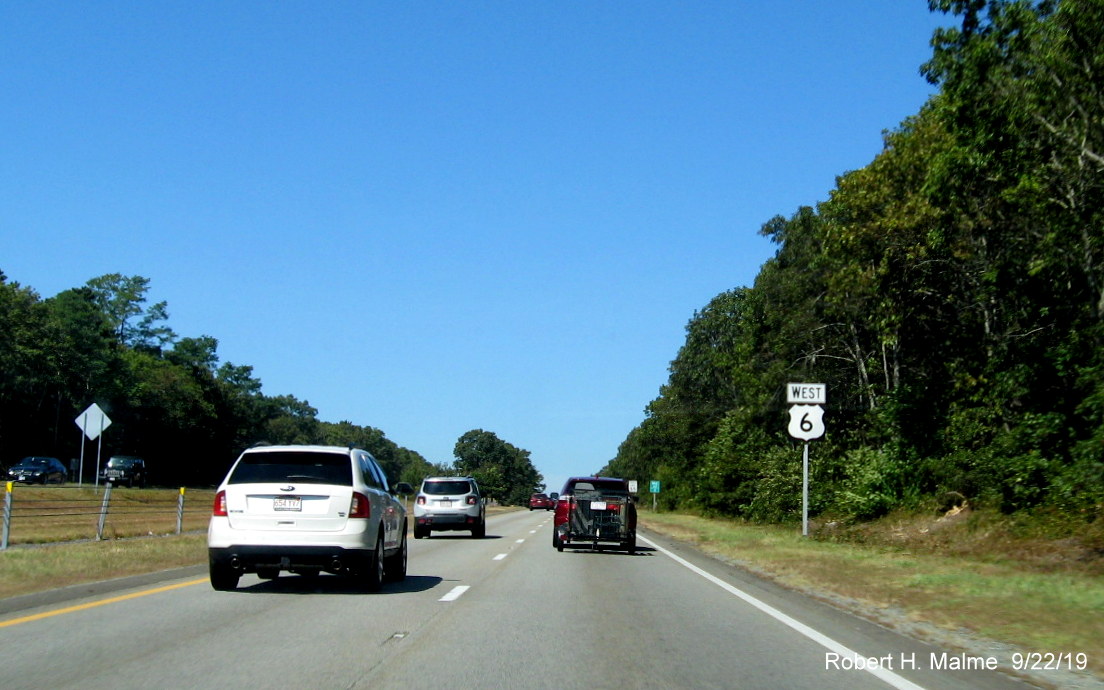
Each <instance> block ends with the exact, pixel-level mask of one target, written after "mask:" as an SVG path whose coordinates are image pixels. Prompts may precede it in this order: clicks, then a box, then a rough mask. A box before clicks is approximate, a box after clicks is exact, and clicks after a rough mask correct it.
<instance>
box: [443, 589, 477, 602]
mask: <svg viewBox="0 0 1104 690" xmlns="http://www.w3.org/2000/svg"><path fill="white" fill-rule="evenodd" d="M469 589H471V585H456V586H455V587H453V588H452V589H451V590H450V591H449V593H448V594H446V595H445V596H443V597H441V598H440V599H438V600H437V601H456V600H457V599H459V598H460V595H461V594H463V593H464V592H466V591H468V590H469Z"/></svg>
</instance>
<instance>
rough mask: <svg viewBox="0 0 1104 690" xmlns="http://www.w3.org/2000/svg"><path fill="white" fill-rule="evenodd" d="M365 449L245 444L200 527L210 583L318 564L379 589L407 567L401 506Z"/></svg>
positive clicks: (228, 585)
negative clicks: (205, 523)
mask: <svg viewBox="0 0 1104 690" xmlns="http://www.w3.org/2000/svg"><path fill="white" fill-rule="evenodd" d="M403 493H406V494H409V493H413V489H412V488H411V486H410V485H409V484H406V483H405V482H400V483H399V484H397V485H395V487H394V488H392V487H390V486H389V484H388V481H387V477H386V475H384V473H383V470H382V469H381V468H380V466H379V464H378V463H377V462H376V460H375V458H373V457H372V456H371V454H369V453H368V452H367V451H365V450H361V449H359V448H344V447H340V446H298V445H288V446H258V447H254V448H249V449H247V450H246V451H244V452H243V453H242V454H241V455H240V456H239V457H238V459H237V460H236V461H235V462H234V464H233V466H232V467H231V468H230V472H229V473H228V474H227V475H226V478H225V479H224V480H223V481H222V483H221V484H219V486H218V489H217V490H216V493H215V504H214V510H213V511H212V515H211V522H210V525H209V527H208V529H207V552H208V561H209V565H210V577H211V586H212V587H214V588H215V589H218V590H229V589H234V588H235V587H237V584H238V579H239V577H241V575H242V574H244V573H256V574H257V575H259V576H260V577H262V578H266V579H271V578H275V577H277V576H279V574H280V572H281V571H285V570H286V571H288V572H292V573H298V574H301V575H317V574H318V573H320V572H322V571H325V572H329V573H334V574H338V575H345V576H349V577H353V578H356V579H357V580H358V581H359V582H360V583H361V584H362V585H363V586H364V588H365V589H367V590H369V591H376V590H378V589H379V588H380V586H381V584H382V583H383V582H384V581H385V580H391V581H399V580H402V579H404V578H405V577H406V558H407V544H406V530H407V519H406V509H405V508H404V507H403V504H402V502H401V501H400V500H399V499H398V498H397V494H403Z"/></svg>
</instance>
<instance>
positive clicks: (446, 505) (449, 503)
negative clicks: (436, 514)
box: [439, 500, 452, 508]
mask: <svg viewBox="0 0 1104 690" xmlns="http://www.w3.org/2000/svg"><path fill="white" fill-rule="evenodd" d="M439 505H440V506H441V507H442V508H451V507H452V501H450V500H449V501H441V502H440V503H439Z"/></svg>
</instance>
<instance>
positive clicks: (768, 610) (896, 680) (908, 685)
mask: <svg viewBox="0 0 1104 690" xmlns="http://www.w3.org/2000/svg"><path fill="white" fill-rule="evenodd" d="M637 539H639V540H640V541H643V542H645V543H646V544H648V545H649V546H651V547H652V548H653V549H655V550H656V551H659V552H660V553H662V554H663V555H665V556H667V557H668V558H670V559H672V560H673V561H675V562H676V563H678V564H679V565H682V566H685V567H686V568H689V569H690V570H692V571H694V572H695V573H697V574H698V575H701V576H702V577H704V578H705V579H706V580H709V581H710V582H712V583H713V584H715V585H717V586H718V587H720V588H722V589H724V590H725V591H726V592H728V593H729V594H732V595H734V596H737V597H739V598H740V599H743V600H744V601H746V602H747V603H749V604H751V605H752V606H754V607H755V608H757V609H759V610H760V611H762V612H763V613H765V614H767V615H768V616H770V617H771V618H774V619H775V620H777V621H779V622H780V623H783V624H784V625H787V626H789V627H790V628H793V629H794V630H796V631H797V632H799V633H801V634H802V635H804V636H805V637H807V638H809V639H810V640H812V641H813V642H816V643H817V644H819V645H821V646H823V647H825V648H826V649H828V650H829V651H832V652H836V653H837V654H839V655H840V656H841V657H848V658H852V659H853V658H856V657H859V656H862V655H860V654H857V653H856V652H853V651H851V650H850V649H848V648H847V647H844V646H843V645H842V644H840V643H839V642H836V641H835V640H833V639H832V638H830V637H828V636H827V635H824V634H822V633H820V632H817V631H816V630H814V629H812V628H810V627H809V626H807V625H805V624H804V623H802V622H800V621H798V620H795V619H793V618H790V617H789V616H787V615H786V614H784V613H782V612H781V611H779V610H778V609H776V608H774V607H773V606H770V605H769V604H764V603H763V602H761V601H759V600H758V599H756V598H755V597H753V596H751V595H750V594H748V593H747V592H744V591H743V590H740V589H737V588H736V587H733V586H732V585H730V584H728V583H727V582H725V581H724V580H722V579H720V578H718V577H716V576H714V575H711V574H709V573H707V572H706V571H704V570H702V569H701V568H699V567H698V566H696V565H694V564H693V563H691V562H689V561H687V560H686V559H684V558H682V557H681V556H677V555H675V554H673V553H671V552H670V551H668V550H667V549H665V548H663V547H662V546H660V545H659V544H656V543H655V542H653V541H652V540H650V539H646V538H644V537H642V536H640V535H637ZM867 656H869V655H867ZM865 670H866V671H868V672H869V673H871V674H873V675H874V676H876V677H878V678H880V679H881V680H883V681H885V682H886V683H889V684H890V685H891V686H893V687H895V688H897V689H898V690H923V688H922V687H921V686H919V685H917V684H916V683H913V682H912V681H910V680H908V679H906V678H902V677H901V676H899V675H897V674H896V673H894V672H893V671H889V670H886V669H883V668H868V669H865Z"/></svg>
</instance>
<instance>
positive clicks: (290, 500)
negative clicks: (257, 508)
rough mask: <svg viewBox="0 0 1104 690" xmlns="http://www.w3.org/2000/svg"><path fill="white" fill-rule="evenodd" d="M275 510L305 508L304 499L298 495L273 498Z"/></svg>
mask: <svg viewBox="0 0 1104 690" xmlns="http://www.w3.org/2000/svg"><path fill="white" fill-rule="evenodd" d="M272 509H273V510H303V499H301V498H299V497H298V496H288V497H287V498H283V497H279V498H274V499H272Z"/></svg>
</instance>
